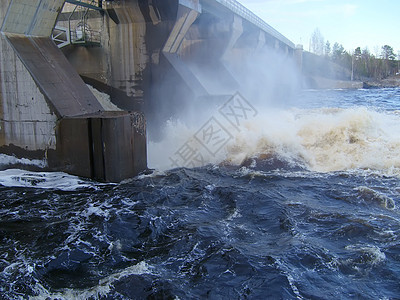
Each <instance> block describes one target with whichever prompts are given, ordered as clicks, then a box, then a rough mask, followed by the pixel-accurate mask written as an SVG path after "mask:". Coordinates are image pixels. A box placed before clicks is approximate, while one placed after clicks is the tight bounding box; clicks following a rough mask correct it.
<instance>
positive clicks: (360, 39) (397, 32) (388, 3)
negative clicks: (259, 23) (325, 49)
mask: <svg viewBox="0 0 400 300" xmlns="http://www.w3.org/2000/svg"><path fill="white" fill-rule="evenodd" d="M238 1H239V2H240V3H242V4H243V5H244V6H246V7H247V8H249V9H250V10H251V11H253V12H254V13H255V14H256V15H258V16H259V17H261V18H262V19H263V20H264V21H266V22H267V23H268V24H270V25H271V26H273V27H274V28H275V29H277V30H278V31H279V32H280V33H282V34H283V35H285V36H286V37H287V38H289V39H290V40H291V41H292V42H293V43H295V44H303V46H304V49H305V50H308V49H309V41H310V37H311V35H312V33H313V32H314V30H315V28H317V27H318V28H319V30H320V32H321V33H322V35H323V36H324V38H325V41H326V40H329V42H330V43H331V45H333V43H334V42H338V43H339V44H342V45H343V47H344V48H345V49H346V50H348V51H350V50H353V49H355V48H356V47H358V46H360V47H361V48H362V49H363V48H365V47H368V49H369V50H370V52H371V53H373V54H376V52H377V51H380V49H381V47H382V46H383V45H385V44H387V45H390V46H392V47H393V49H394V52H395V54H396V55H397V54H399V53H398V52H399V51H400V0H378V1H376V0H353V1H350V0H348V1H345V0H238Z"/></svg>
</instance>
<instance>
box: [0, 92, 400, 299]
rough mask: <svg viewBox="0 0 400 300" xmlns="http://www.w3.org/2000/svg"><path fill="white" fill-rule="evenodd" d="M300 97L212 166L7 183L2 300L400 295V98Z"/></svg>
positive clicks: (255, 124)
mask: <svg viewBox="0 0 400 300" xmlns="http://www.w3.org/2000/svg"><path fill="white" fill-rule="evenodd" d="M300 98H301V101H300V102H301V108H298V107H297V108H296V107H292V108H290V109H280V110H279V111H278V110H276V111H274V112H273V113H269V112H268V111H266V112H262V111H261V109H259V110H258V115H257V116H256V117H255V118H254V119H252V120H249V122H248V123H247V124H244V125H243V130H241V131H240V132H239V131H238V133H237V134H232V135H233V136H234V139H232V141H231V142H230V143H228V144H227V145H226V149H225V150H223V151H222V150H221V153H219V154H218V155H216V156H214V157H213V158H212V159H210V160H209V162H210V164H207V165H206V166H203V167H198V168H176V169H172V170H168V167H167V166H166V167H162V166H160V168H159V170H158V171H155V172H154V173H153V174H151V175H145V176H141V177H138V178H135V179H133V180H130V181H126V182H124V183H121V184H117V185H116V184H107V185H102V184H99V183H96V182H91V181H87V180H83V179H79V178H76V177H73V176H69V175H66V174H63V173H34V172H25V171H21V170H5V171H2V172H0V184H1V186H0V197H1V202H0V238H1V244H0V293H1V295H2V297H3V298H5V299H18V298H21V299H25V298H30V299H143V298H150V299H200V298H210V299H244V298H249V299H296V298H297V299H346V298H357V299H398V297H399V295H400V284H399V282H400V215H399V208H398V207H399V206H400V184H399V179H400V90H399V89H382V90H344V91H339V90H336V91H334V90H333V91H324V92H321V91H307V92H304V93H303V94H302V95H301V96H300ZM174 126H175V127H174ZM179 126H180V125H177V124H175V125H171V128H170V129H169V130H172V131H174V132H177V131H179V130H180V131H181V132H186V133H185V134H187V135H188V136H190V135H193V134H194V133H195V132H196V129H197V128H194V130H193V131H191V130H190V129H188V128H186V129H185V130H182V128H180V127H179ZM167 135H168V134H167ZM164 145H167V144H164ZM153 146H154V145H153ZM162 150H163V151H164V152H168V150H167V149H166V147H165V148H163V149H162ZM171 151H174V149H172V150H171ZM157 158H158V159H159V161H161V162H162V161H163V160H164V161H168V156H167V157H161V158H160V156H157ZM2 159H5V158H2ZM150 159H152V157H150ZM154 160H156V159H154ZM157 164H159V165H161V163H160V162H155V165H157ZM164 169H166V170H164Z"/></svg>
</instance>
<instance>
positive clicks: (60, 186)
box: [0, 169, 99, 191]
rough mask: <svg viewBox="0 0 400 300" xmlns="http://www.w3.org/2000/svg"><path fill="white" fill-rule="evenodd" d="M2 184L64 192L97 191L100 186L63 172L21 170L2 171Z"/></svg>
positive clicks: (0, 173)
mask: <svg viewBox="0 0 400 300" xmlns="http://www.w3.org/2000/svg"><path fill="white" fill-rule="evenodd" d="M0 184H1V185H3V186H6V187H34V188H40V189H55V190H62V191H75V190H80V189H87V188H91V189H97V186H98V185H99V184H98V183H94V182H91V181H88V180H83V179H81V178H79V177H77V176H73V175H69V174H66V173H62V172H31V171H26V170H20V169H8V170H4V171H0Z"/></svg>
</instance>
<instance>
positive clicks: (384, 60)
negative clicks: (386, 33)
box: [324, 41, 400, 80]
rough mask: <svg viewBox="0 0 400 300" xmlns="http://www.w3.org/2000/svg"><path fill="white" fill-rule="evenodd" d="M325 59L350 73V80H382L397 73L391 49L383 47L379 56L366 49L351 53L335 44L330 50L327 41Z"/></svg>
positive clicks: (355, 50)
mask: <svg viewBox="0 0 400 300" xmlns="http://www.w3.org/2000/svg"><path fill="white" fill-rule="evenodd" d="M325 48H326V49H325V53H324V55H325V57H326V58H328V59H330V60H332V61H333V62H334V63H337V64H339V65H341V66H343V67H345V68H347V69H349V70H350V71H351V74H352V79H354V80H363V79H366V78H373V79H383V78H387V77H389V76H393V75H396V74H398V73H399V67H400V66H399V65H400V63H399V60H396V55H395V54H394V51H393V48H392V47H391V46H389V45H384V46H382V48H381V53H380V54H379V56H376V55H374V54H372V53H371V52H370V51H369V50H368V48H364V49H362V50H361V47H357V48H356V49H354V51H352V53H349V52H347V51H346V50H344V48H343V46H342V45H340V44H338V43H335V44H333V47H332V49H330V45H329V41H328V42H326V45H325Z"/></svg>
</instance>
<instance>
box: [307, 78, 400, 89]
mask: <svg viewBox="0 0 400 300" xmlns="http://www.w3.org/2000/svg"><path fill="white" fill-rule="evenodd" d="M397 87H400V76H399V75H396V76H391V77H388V78H386V79H382V80H365V81H355V80H354V81H350V80H335V79H328V78H322V77H306V78H305V83H304V88H312V89H321V90H324V89H379V88H397Z"/></svg>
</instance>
